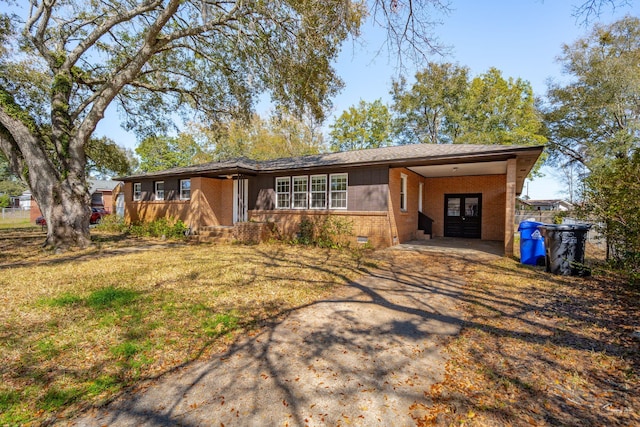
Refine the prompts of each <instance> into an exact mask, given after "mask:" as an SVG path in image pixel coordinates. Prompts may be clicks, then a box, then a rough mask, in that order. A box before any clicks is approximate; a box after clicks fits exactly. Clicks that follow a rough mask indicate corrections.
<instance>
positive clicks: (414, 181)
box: [389, 168, 425, 243]
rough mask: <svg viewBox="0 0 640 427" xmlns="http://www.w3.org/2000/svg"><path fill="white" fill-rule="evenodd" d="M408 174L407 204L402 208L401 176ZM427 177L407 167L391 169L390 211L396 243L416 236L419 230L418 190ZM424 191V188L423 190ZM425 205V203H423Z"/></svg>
mask: <svg viewBox="0 0 640 427" xmlns="http://www.w3.org/2000/svg"><path fill="white" fill-rule="evenodd" d="M402 174H404V175H406V176H407V206H406V209H405V210H401V209H400V186H401V184H400V176H401V175H402ZM421 182H425V178H424V177H422V176H420V175H418V174H416V173H414V172H411V171H410V170H408V169H405V168H393V169H389V212H390V216H391V217H392V218H393V220H392V223H393V224H394V227H393V228H394V231H395V234H394V236H397V238H398V241H397V242H396V243H404V242H408V241H410V240H413V239H414V238H415V233H416V231H417V230H418V197H419V196H418V192H419V188H420V183H421ZM423 191H424V190H423ZM423 206H424V203H423Z"/></svg>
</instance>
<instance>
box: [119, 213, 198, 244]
mask: <svg viewBox="0 0 640 427" xmlns="http://www.w3.org/2000/svg"><path fill="white" fill-rule="evenodd" d="M188 230H189V227H187V225H186V224H185V223H184V222H182V221H181V220H179V219H178V220H176V219H174V218H168V219H167V218H158V219H156V220H153V221H149V222H138V223H135V224H132V225H131V227H129V232H130V233H131V234H133V235H134V236H138V237H162V238H166V239H184V238H186V235H187V231H188Z"/></svg>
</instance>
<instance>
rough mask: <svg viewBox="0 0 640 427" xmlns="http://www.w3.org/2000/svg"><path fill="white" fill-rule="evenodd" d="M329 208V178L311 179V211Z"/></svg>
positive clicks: (320, 176) (324, 176) (318, 176)
mask: <svg viewBox="0 0 640 427" xmlns="http://www.w3.org/2000/svg"><path fill="white" fill-rule="evenodd" d="M326 208H327V176H326V175H315V176H312V177H311V209H326Z"/></svg>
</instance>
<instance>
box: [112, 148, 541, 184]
mask: <svg viewBox="0 0 640 427" xmlns="http://www.w3.org/2000/svg"><path fill="white" fill-rule="evenodd" d="M542 149H543V147H542V146H516V145H476V144H412V145H399V146H393V147H383V148H373V149H368V150H357V151H344V152H338V153H324V154H315V155H308V156H301V157H288V158H281V159H275V160H265V161H255V160H250V159H247V158H244V157H243V158H237V159H230V160H225V161H221V162H210V163H204V164H200V165H193V166H187V167H177V168H171V169H166V170H163V171H158V172H151V173H146V174H137V175H131V176H126V177H122V178H118V179H122V180H125V181H131V180H133V179H140V178H153V177H164V176H172V175H173V176H175V175H180V176H187V175H205V174H220V175H224V174H225V173H246V174H256V173H260V172H278V171H288V170H308V169H316V168H330V167H340V166H364V165H373V164H388V165H399V164H406V165H415V164H426V163H428V164H444V163H448V162H451V161H463V160H466V161H474V160H482V159H490V158H496V157H504V158H508V157H513V156H515V155H517V154H519V153H522V154H525V153H527V152H528V153H532V154H535V157H536V158H537V157H538V156H539V155H540V153H541V152H542ZM536 152H537V154H536Z"/></svg>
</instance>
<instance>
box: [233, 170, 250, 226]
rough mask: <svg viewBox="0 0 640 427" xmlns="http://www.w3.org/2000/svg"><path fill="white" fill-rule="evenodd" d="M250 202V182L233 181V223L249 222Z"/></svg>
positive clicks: (245, 180) (242, 180) (243, 180)
mask: <svg viewBox="0 0 640 427" xmlns="http://www.w3.org/2000/svg"><path fill="white" fill-rule="evenodd" d="M248 200H249V180H248V179H241V178H238V179H234V180H233V223H234V224H235V223H236V222H246V221H247V219H248V218H247V202H248Z"/></svg>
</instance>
